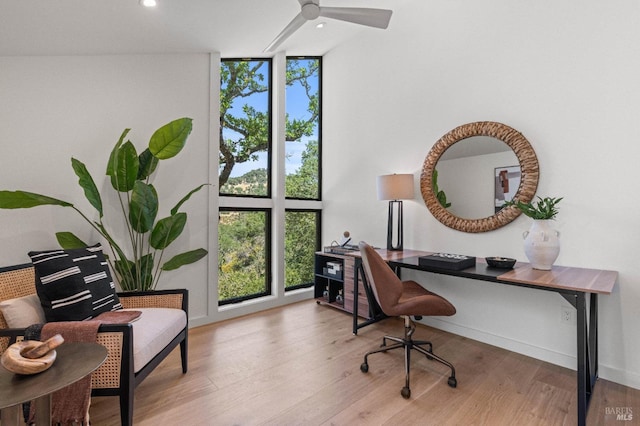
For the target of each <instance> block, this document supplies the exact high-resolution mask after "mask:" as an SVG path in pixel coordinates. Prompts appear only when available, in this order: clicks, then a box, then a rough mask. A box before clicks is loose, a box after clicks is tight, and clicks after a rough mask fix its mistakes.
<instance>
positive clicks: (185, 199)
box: [171, 183, 209, 215]
mask: <svg viewBox="0 0 640 426" xmlns="http://www.w3.org/2000/svg"><path fill="white" fill-rule="evenodd" d="M205 185H209V184H208V183H203V184H202V185H200V186H199V187H197V188H196V189H193V190H191V192H189V193H188V194H187V195H185V196H184V198H182V200H180V201H178V204H176V206H175V207H174V208H172V209H171V214H172V215H174V214H176V213H177V212H178V209H179V208H180V207H181V206H182V205H183V204H184V203H185V202H186V201H187V200H188V199H189V198H191V196H192V195H193V194H194V193H196V192H198V191H200V190H201V189H202V187H203V186H205Z"/></svg>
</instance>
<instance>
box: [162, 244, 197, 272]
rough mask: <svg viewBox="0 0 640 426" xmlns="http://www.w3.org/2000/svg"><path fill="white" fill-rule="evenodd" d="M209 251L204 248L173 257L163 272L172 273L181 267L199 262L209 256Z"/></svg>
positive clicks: (163, 266) (163, 267)
mask: <svg viewBox="0 0 640 426" xmlns="http://www.w3.org/2000/svg"><path fill="white" fill-rule="evenodd" d="M207 253H208V252H207V251H206V250H205V249H203V248H199V249H196V250H191V251H188V252H186V253H182V254H178V255H176V256H174V257H172V258H171V259H170V260H168V261H167V262H165V264H164V265H162V270H163V271H172V270H174V269H178V268H179V267H181V266H184V265H188V264H190V263H194V262H197V261H198V260H200V259H202V258H203V257H205V256H206V255H207Z"/></svg>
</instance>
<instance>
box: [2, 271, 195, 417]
mask: <svg viewBox="0 0 640 426" xmlns="http://www.w3.org/2000/svg"><path fill="white" fill-rule="evenodd" d="M36 281H37V280H36V271H35V268H34V265H33V264H32V263H28V264H22V265H16V266H10V267H5V268H0V353H2V352H3V351H4V350H5V349H6V348H7V347H8V346H9V345H10V344H11V343H12V342H14V341H15V340H16V339H18V340H19V339H21V338H22V336H23V334H24V331H25V330H24V328H25V327H27V326H28V325H31V324H35V323H39V322H43V321H44V318H43V312H42V310H41V307H40V306H39V301H40V300H39V299H38V296H37V295H36ZM117 296H118V298H119V303H121V304H122V307H123V308H124V309H130V310H136V311H140V312H142V314H141V315H140V317H139V318H138V319H136V320H135V321H133V322H131V323H127V324H101V325H100V328H99V329H98V336H97V342H98V343H100V344H102V345H103V346H105V347H106V348H107V351H108V356H107V360H106V361H105V363H104V364H103V365H102V366H101V367H100V368H99V369H98V370H96V371H95V372H94V373H93V375H92V377H91V394H92V395H93V396H119V400H120V417H121V422H122V424H123V425H132V423H133V395H134V389H135V387H136V386H137V385H138V384H139V383H140V382H142V380H144V378H145V377H147V376H148V375H149V373H151V371H153V369H154V368H155V367H156V366H157V365H158V364H160V362H161V361H162V360H163V359H164V358H165V357H166V356H167V355H168V354H169V353H170V352H172V351H173V349H174V348H176V347H177V346H178V345H180V355H181V358H182V371H183V373H186V372H187V329H188V292H187V290H184V289H181V290H157V291H147V292H125V293H117ZM39 308H40V310H39ZM16 325H17V326H16Z"/></svg>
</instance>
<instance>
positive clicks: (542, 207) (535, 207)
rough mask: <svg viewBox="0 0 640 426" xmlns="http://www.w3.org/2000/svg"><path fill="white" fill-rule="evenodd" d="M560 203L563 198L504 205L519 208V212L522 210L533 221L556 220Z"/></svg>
mask: <svg viewBox="0 0 640 426" xmlns="http://www.w3.org/2000/svg"><path fill="white" fill-rule="evenodd" d="M560 201H562V197H561V198H550V197H545V198H541V197H538V201H537V202H535V203H533V202H531V201H530V202H528V203H523V202H522V201H520V200H516V201H515V202H514V201H513V200H511V201H507V202H506V203H504V205H505V206H515V207H516V208H518V210H520V211H521V212H522V213H524V214H525V215H526V216H529V217H530V218H532V219H535V220H548V219H555V217H556V215H557V214H558V208H557V207H556V205H557V204H558V203H559V202H560Z"/></svg>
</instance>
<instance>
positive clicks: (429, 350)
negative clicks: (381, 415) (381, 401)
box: [360, 316, 458, 399]
mask: <svg viewBox="0 0 640 426" xmlns="http://www.w3.org/2000/svg"><path fill="white" fill-rule="evenodd" d="M403 318H404V338H401V337H394V336H384V337H383V338H382V345H381V346H380V348H379V349H376V350H373V351H369V352H367V353H366V354H365V355H364V362H363V363H362V365H360V371H362V372H363V373H366V372H368V371H369V363H368V361H367V359H368V357H369V355H372V354H375V353H379V352H388V351H391V350H394V349H400V348H403V349H404V369H405V385H404V387H403V388H402V390H401V391H400V394H401V395H402V397H403V398H405V399H407V398H410V397H411V388H410V387H409V370H410V367H411V350H412V349H413V350H416V351H418V352H420V353H421V354H423V355H424V356H426V357H427V359H428V360H434V361H437V362H439V363H441V364H443V365H446V366H447V367H449V368H450V369H451V376H449V379H448V380H447V384H448V385H449V386H451V387H452V388H455V387H456V386H457V385H458V381H457V380H456V370H455V368H454V367H453V365H452V364H451V363H450V362H448V361H446V360H445V359H443V358H440V357H439V356H437V355H436V354H434V353H433V345H432V344H431V342H429V341H426V340H413V337H412V336H413V333H414V331H415V329H416V326H415V323H414V322H413V321H412V320H411V317H409V316H403ZM387 340H391V341H392V342H396V343H395V344H393V345H391V346H387Z"/></svg>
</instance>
